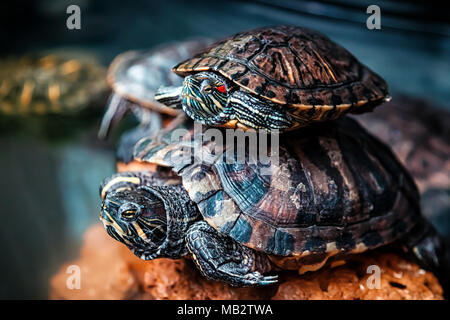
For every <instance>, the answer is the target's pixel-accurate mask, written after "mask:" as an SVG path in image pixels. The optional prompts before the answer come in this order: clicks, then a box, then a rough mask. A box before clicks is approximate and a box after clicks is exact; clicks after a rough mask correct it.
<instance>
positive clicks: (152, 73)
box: [98, 38, 211, 162]
mask: <svg viewBox="0 0 450 320" xmlns="http://www.w3.org/2000/svg"><path fill="white" fill-rule="evenodd" d="M210 43H211V41H210V40H208V39H203V38H199V39H192V40H187V41H183V42H173V43H170V44H163V45H161V46H159V47H157V48H155V49H152V50H146V51H128V52H125V53H122V54H120V55H119V56H117V57H116V58H115V59H114V60H113V62H112V63H111V65H110V67H109V69H108V73H107V81H108V84H109V86H110V87H111V89H112V90H113V93H112V95H111V96H110V99H109V101H108V104H107V107H106V111H105V114H104V116H103V120H102V124H101V126H100V130H99V134H98V135H99V137H100V138H102V139H104V138H106V136H107V135H108V132H109V130H110V128H111V127H112V126H114V125H115V124H117V123H118V122H119V121H120V120H121V119H122V118H123V117H124V116H125V114H127V113H128V112H130V111H131V112H132V113H133V114H134V115H135V116H136V118H137V119H138V121H139V126H138V127H137V128H136V129H134V130H131V131H129V132H126V133H125V134H123V135H122V137H121V142H120V143H119V147H118V151H117V156H118V158H119V159H120V160H122V161H125V162H128V161H129V160H131V157H132V154H133V153H132V150H133V147H134V145H135V144H136V142H137V141H138V140H139V139H140V138H142V137H144V136H151V135H153V134H156V132H157V131H158V130H159V129H160V128H161V116H160V115H159V113H161V114H165V115H169V116H176V115H177V114H178V113H179V112H180V111H179V110H175V109H172V108H169V107H167V106H165V105H164V104H161V103H159V102H157V101H155V99H154V94H155V91H156V89H158V88H159V87H160V86H178V85H181V83H182V79H181V78H180V77H178V76H177V75H175V74H174V73H172V72H171V68H172V66H173V65H174V64H176V63H178V62H180V61H182V60H184V59H187V58H188V57H190V56H192V55H193V54H196V53H198V52H200V51H202V50H204V49H205V47H206V46H207V45H208V44H210Z"/></svg>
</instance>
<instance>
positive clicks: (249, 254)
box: [186, 221, 278, 287]
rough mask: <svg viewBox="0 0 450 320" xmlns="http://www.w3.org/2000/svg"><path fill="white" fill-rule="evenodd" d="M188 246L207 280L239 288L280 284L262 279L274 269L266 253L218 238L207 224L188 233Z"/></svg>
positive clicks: (268, 278)
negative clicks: (264, 274)
mask: <svg viewBox="0 0 450 320" xmlns="http://www.w3.org/2000/svg"><path fill="white" fill-rule="evenodd" d="M186 245H187V248H188V250H189V252H190V253H191V254H192V257H193V259H194V262H195V264H196V265H197V267H198V268H199V269H200V271H201V273H202V274H203V275H204V276H205V277H206V278H208V279H211V280H219V281H223V282H226V283H228V284H230V285H232V286H239V287H244V286H262V285H271V284H275V283H277V281H278V276H263V275H262V274H263V273H266V272H268V271H270V269H271V265H270V261H269V259H268V258H267V256H266V255H265V254H264V253H261V252H257V251H255V250H252V249H250V248H247V247H245V246H243V245H241V244H239V243H238V242H236V241H234V240H233V239H231V238H230V237H228V236H224V235H221V234H219V233H218V232H217V230H215V229H214V228H213V227H211V226H210V225H209V224H208V223H207V222H206V221H199V222H196V223H194V224H193V225H192V226H191V227H190V228H189V229H188V231H187V234H186Z"/></svg>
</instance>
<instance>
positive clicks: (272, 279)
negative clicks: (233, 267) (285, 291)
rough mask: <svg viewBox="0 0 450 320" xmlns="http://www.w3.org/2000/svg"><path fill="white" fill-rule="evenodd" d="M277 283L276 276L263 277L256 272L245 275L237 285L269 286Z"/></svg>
mask: <svg viewBox="0 0 450 320" xmlns="http://www.w3.org/2000/svg"><path fill="white" fill-rule="evenodd" d="M277 282H278V275H274V276H263V275H262V274H261V273H259V272H258V271H255V272H252V273H249V274H246V275H245V276H244V277H243V279H242V283H241V284H238V285H243V286H269V285H272V284H276V283H277Z"/></svg>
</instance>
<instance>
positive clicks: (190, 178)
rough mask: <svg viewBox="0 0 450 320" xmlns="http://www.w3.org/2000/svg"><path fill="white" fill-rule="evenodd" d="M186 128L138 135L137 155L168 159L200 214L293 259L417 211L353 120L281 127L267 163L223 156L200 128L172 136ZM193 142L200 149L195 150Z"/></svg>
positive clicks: (385, 237) (401, 224)
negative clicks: (284, 131) (140, 137)
mask: <svg viewBox="0 0 450 320" xmlns="http://www.w3.org/2000/svg"><path fill="white" fill-rule="evenodd" d="M186 127H187V128H189V125H186V123H185V122H184V123H183V122H181V123H180V124H179V126H172V127H171V128H168V129H166V130H164V131H163V132H162V133H161V134H160V135H159V136H158V137H156V138H154V139H150V138H149V139H144V140H141V141H140V143H138V145H137V146H136V149H135V157H136V159H137V160H140V161H148V162H151V163H155V164H158V165H162V166H168V167H172V168H173V170H174V171H175V172H177V173H178V174H179V175H180V176H181V177H182V181H183V185H184V187H185V188H186V190H187V191H188V193H189V195H190V197H191V199H192V200H193V201H195V202H196V203H197V204H198V208H199V210H200V212H201V213H202V215H203V217H204V218H205V220H206V221H207V222H208V223H209V224H210V225H211V226H213V227H214V228H216V229H217V230H218V231H220V232H221V233H224V234H227V235H229V236H231V237H232V238H233V239H235V240H237V241H239V242H240V243H242V244H244V245H246V246H249V247H251V248H254V249H257V250H260V251H264V252H266V253H268V254H271V255H277V256H295V257H296V258H295V259H299V260H297V261H300V260H301V259H311V256H310V254H314V257H316V258H318V259H319V258H320V259H319V260H320V261H322V262H323V261H326V259H327V257H329V256H334V255H339V254H345V253H357V252H362V251H365V250H367V249H372V248H376V247H378V246H381V245H385V244H388V243H391V242H393V241H395V240H396V239H398V238H399V237H401V236H403V235H405V234H406V233H407V232H408V231H409V230H411V228H412V227H413V226H414V225H415V224H416V223H417V222H418V221H419V219H420V208H419V201H418V199H419V195H418V192H417V189H416V186H415V184H414V182H413V180H412V179H411V177H410V176H409V174H408V173H407V172H406V170H405V169H404V168H403V167H402V166H401V164H400V163H399V162H398V160H397V159H396V158H395V156H394V155H393V154H392V152H391V151H390V149H389V148H388V147H387V146H385V145H384V144H382V143H381V142H380V141H378V140H377V139H376V138H374V137H373V136H371V135H370V134H368V133H367V132H366V131H365V130H364V129H362V128H361V127H360V126H359V125H358V124H357V123H356V122H355V121H354V120H352V119H349V118H346V117H344V118H342V119H340V120H337V121H332V122H329V123H322V124H316V125H313V126H311V127H309V128H303V129H299V130H296V131H292V132H289V133H288V134H285V135H283V136H281V137H280V148H279V161H278V162H277V161H272V162H271V163H270V164H264V163H263V162H261V161H259V160H258V162H252V161H250V160H249V159H251V158H250V157H249V153H248V150H247V151H246V154H245V155H246V157H245V159H246V160H245V162H244V163H239V162H237V161H235V162H234V163H228V162H229V161H227V160H229V158H228V159H226V158H225V154H226V151H222V152H217V150H218V149H217V148H216V147H217V146H216V145H215V143H214V142H211V141H209V140H208V139H205V140H204V141H203V142H201V140H200V137H201V136H202V134H200V135H197V136H196V138H195V139H193V136H194V133H193V130H192V129H191V131H188V132H189V133H185V134H184V136H183V137H182V140H181V141H173V140H171V139H172V138H173V135H172V133H173V132H174V130H175V129H180V128H186ZM204 128H205V127H204ZM179 132H181V131H179ZM176 136H177V137H178V136H179V135H178V134H177V135H176ZM200 142H201V143H200ZM199 146H202V147H201V149H200V150H202V152H203V157H202V158H201V157H199V154H200V153H194V151H193V150H194V147H197V152H198V150H199V149H198V148H199ZM213 150H214V152H213ZM223 150H226V147H225V146H224V149H223ZM234 156H235V157H236V152H235V153H234ZM235 160H236V158H235ZM263 170H266V171H265V172H263ZM308 256H309V257H308ZM291 262H292V261H283V260H278V263H279V264H283V263H291ZM303 262H304V263H305V264H306V265H308V264H313V262H312V261H308V263H306V261H303Z"/></svg>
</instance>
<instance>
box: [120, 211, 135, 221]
mask: <svg viewBox="0 0 450 320" xmlns="http://www.w3.org/2000/svg"><path fill="white" fill-rule="evenodd" d="M136 212H137V210H136V209H128V210H125V211H122V212H121V213H120V214H121V215H122V218H125V219H132V218H134V216H135V215H136Z"/></svg>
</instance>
